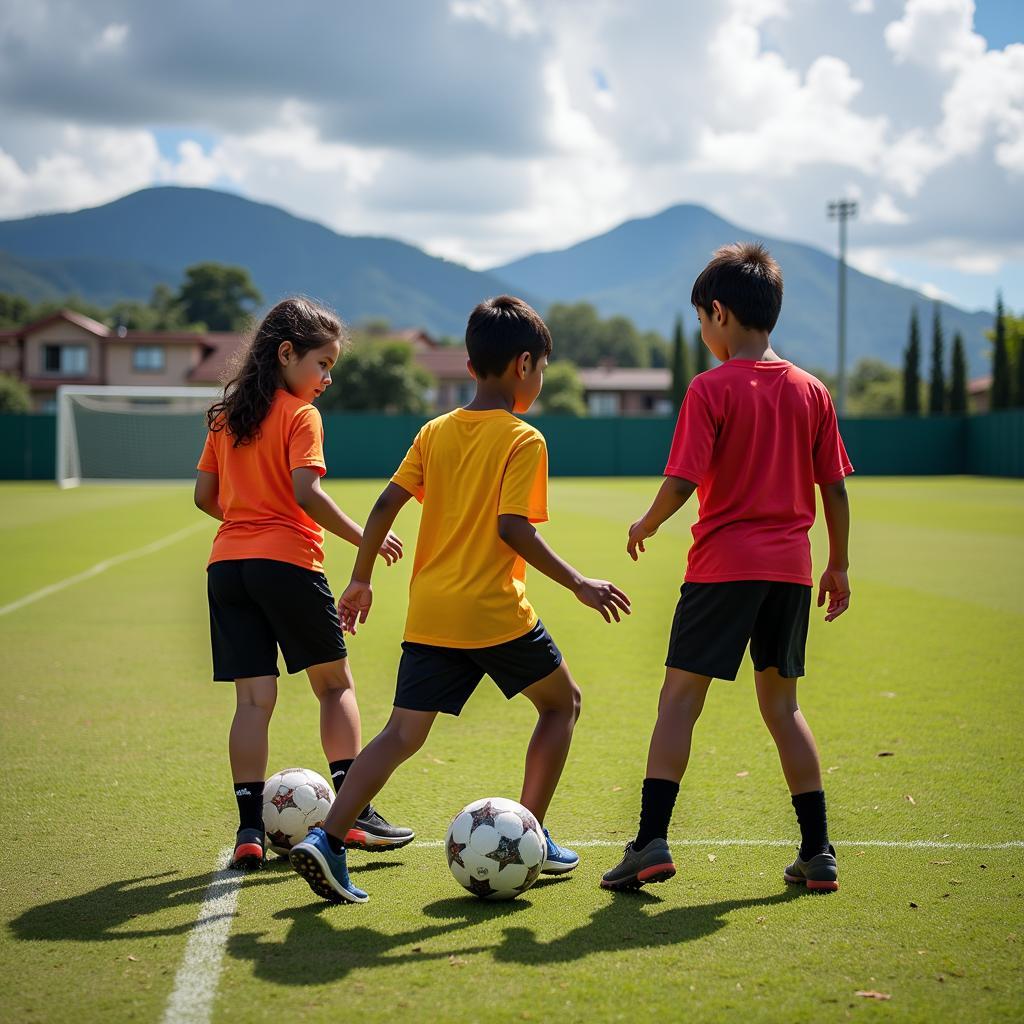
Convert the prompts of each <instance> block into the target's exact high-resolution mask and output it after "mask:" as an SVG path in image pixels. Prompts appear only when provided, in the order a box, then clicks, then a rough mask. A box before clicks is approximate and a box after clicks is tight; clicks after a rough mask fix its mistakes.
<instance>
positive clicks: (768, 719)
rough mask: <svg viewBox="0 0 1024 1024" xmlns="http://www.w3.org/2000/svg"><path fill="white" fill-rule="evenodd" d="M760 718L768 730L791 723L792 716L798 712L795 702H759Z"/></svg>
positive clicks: (776, 700) (781, 700) (773, 700)
mask: <svg viewBox="0 0 1024 1024" xmlns="http://www.w3.org/2000/svg"><path fill="white" fill-rule="evenodd" d="M759 707H760V709H761V718H763V719H764V724H765V725H767V726H768V728H769V729H775V728H778V727H779V726H782V725H785V724H786V723H787V722H790V721H792V719H793V716H794V715H795V714H796V713H797V712H798V711H799V710H800V708H799V706H798V705H797V703H796V701H791V700H785V699H769V700H762V701H760V702H759Z"/></svg>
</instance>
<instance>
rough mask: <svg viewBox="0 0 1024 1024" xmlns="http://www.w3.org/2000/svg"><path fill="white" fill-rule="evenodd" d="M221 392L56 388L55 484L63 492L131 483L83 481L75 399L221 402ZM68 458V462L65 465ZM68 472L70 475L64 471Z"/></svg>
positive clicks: (108, 386)
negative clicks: (93, 485)
mask: <svg viewBox="0 0 1024 1024" xmlns="http://www.w3.org/2000/svg"><path fill="white" fill-rule="evenodd" d="M222 393H223V392H222V390H221V389H220V388H210V387H194V388H192V387H182V386H170V385H150V386H147V385H145V384H125V385H120V384H61V385H60V386H59V387H58V388H57V451H56V467H55V470H56V480H57V486H58V487H60V488H61V489H62V490H63V489H66V488H69V487H78V486H79V484H82V483H108V482H113V483H119V484H124V483H129V482H130V481H128V480H120V479H119V480H114V481H108V480H106V479H93V478H89V479H83V478H82V462H81V457H80V454H79V451H78V435H77V433H76V432H75V425H74V418H73V413H72V409H71V405H72V399H74V398H75V397H76V396H90V395H91V396H94V397H96V398H192V399H196V398H199V399H209V400H211V401H212V400H213V399H215V398H219V397H220V396H221V394H222ZM65 457H66V459H67V461H66V462H65ZM65 470H67V471H65Z"/></svg>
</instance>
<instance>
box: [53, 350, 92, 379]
mask: <svg viewBox="0 0 1024 1024" xmlns="http://www.w3.org/2000/svg"><path fill="white" fill-rule="evenodd" d="M43 372H44V373H59V374H60V375H61V376H62V377H84V376H85V375H86V374H87V373H88V372H89V349H88V347H87V346H85V345H44V346H43Z"/></svg>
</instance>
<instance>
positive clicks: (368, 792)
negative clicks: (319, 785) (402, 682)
mask: <svg viewBox="0 0 1024 1024" xmlns="http://www.w3.org/2000/svg"><path fill="white" fill-rule="evenodd" d="M436 717H437V712H435V711H409V710H407V709H405V708H394V709H393V710H392V712H391V718H389V719H388V724H387V725H385V726H384V728H383V729H382V730H381V731H380V732H379V733H378V734H377V736H375V737H374V738H373V739H372V740H371V741H370V742H369V743H368V744H367V745H366V748H365V749H364V750H363V752H362V753H361V754H360V755H359V756H358V757H357V758H356V759H355V763H354V764H353V765H352V767H351V768H350V769H349V771H348V775H346V776H345V785H344V786H342V787H341V789H340V790H339V792H338V795H337V797H336V798H335V800H334V803H333V804H332V805H331V811H330V813H329V814H328V815H327V819H326V820H325V821H324V829H325V831H327V832H329V833H330V834H331V835H332V836H334V837H335V838H336V839H344V837H345V836H346V834H347V833H348V830H349V829H350V828H351V827H352V825H353V824H354V822H355V820H356V818H357V817H359V814H360V812H361V811H362V809H363V808H364V807H365V806H366V805H367V804H368V803H370V801H371V800H373V798H374V797H375V796H376V795H377V794H378V793H379V792H380V791H381V790H382V789H383V788H384V784H385V783H386V782H387V781H388V779H390V778H391V775H392V774H393V773H394V771H395V769H396V768H397V767H398V766H399V765H400V764H401V763H402V762H403V761H406V760H408V759H409V758H410V757H412V755H413V754H415V753H416V751H417V750H419V749H420V747H422V746H423V743H424V741H425V740H426V738H427V736H428V734H429V733H430V727H431V726H432V725H433V724H434V719H435V718H436Z"/></svg>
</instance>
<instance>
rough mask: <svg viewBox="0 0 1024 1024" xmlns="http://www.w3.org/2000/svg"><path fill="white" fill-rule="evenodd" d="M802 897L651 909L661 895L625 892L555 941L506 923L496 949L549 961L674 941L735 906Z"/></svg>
mask: <svg viewBox="0 0 1024 1024" xmlns="http://www.w3.org/2000/svg"><path fill="white" fill-rule="evenodd" d="M799 898H800V893H798V892H794V891H792V890H785V891H783V892H778V893H775V894H774V895H772V896H761V897H756V898H752V899H743V900H723V901H721V902H720V903H708V904H704V905H699V904H698V905H696V906H690V907H672V908H671V909H669V910H663V911H661V913H653V914H652V913H647V912H646V910H645V908H646V907H649V906H652V905H654V906H657V905H658V904H660V903H661V900H660V899H659V898H658V897H657V896H654V895H652V894H650V893H645V892H641V893H631V894H628V895H625V894H623V895H619V896H616V897H614V898H613V899H612V900H611V902H610V903H608V904H606V905H605V906H603V907H601V908H599V909H598V910H595V911H594V913H593V914H591V915H590V918H589V920H588V921H587V922H586V923H585V924H581V925H579V926H578V927H576V928H574V929H573V930H572V931H570V932H567V933H566V934H565V935H558V936H555V937H554V938H552V939H551V941H550V942H540V941H538V939H537V936H536V933H535V932H533V931H531V930H530V929H529V928H506V929H505V931H504V938H503V941H502V942H501V944H500V945H498V946H497V947H495V948H494V950H493V955H494V959H495V960H497V961H498V962H499V963H517V964H538V963H544V964H549V963H558V962H566V961H571V960H580V959H582V958H583V957H587V956H590V955H591V954H593V953H607V952H613V951H622V950H627V949H641V948H651V947H655V946H673V945H676V944H678V943H683V942H692V941H693V940H695V939H703V938H706V937H707V936H709V935H712V934H714V933H715V932H717V931H718V930H719V929H721V928H724V927H725V926H726V924H727V921H726V915H728V914H729V913H731V912H732V911H734V910H744V909H746V908H749V907H771V906H775V905H777V904H780V903H788V902H789V901H790V900H794V899H799Z"/></svg>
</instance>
